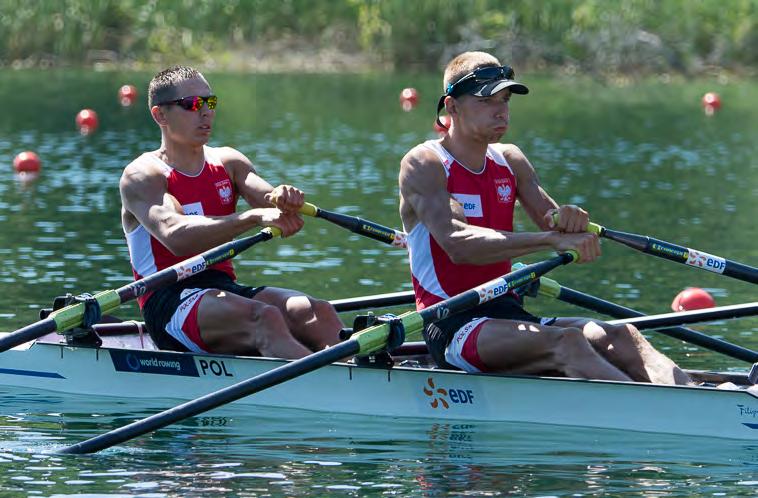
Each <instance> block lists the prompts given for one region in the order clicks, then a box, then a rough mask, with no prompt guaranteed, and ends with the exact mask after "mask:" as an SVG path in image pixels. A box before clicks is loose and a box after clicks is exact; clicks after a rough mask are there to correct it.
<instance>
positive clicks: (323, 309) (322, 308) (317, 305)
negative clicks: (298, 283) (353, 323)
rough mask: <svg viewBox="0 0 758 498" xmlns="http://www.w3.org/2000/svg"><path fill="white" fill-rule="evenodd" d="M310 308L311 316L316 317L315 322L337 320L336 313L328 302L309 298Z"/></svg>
mask: <svg viewBox="0 0 758 498" xmlns="http://www.w3.org/2000/svg"><path fill="white" fill-rule="evenodd" d="M311 307H312V308H313V314H314V315H316V319H317V320H335V319H337V311H335V309H334V306H332V303H330V302H329V301H324V300H323V299H313V298H311Z"/></svg>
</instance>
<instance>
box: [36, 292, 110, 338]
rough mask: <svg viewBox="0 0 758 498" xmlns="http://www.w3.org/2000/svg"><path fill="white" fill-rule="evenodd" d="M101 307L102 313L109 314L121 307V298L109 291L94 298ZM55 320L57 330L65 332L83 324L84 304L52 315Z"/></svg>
mask: <svg viewBox="0 0 758 498" xmlns="http://www.w3.org/2000/svg"><path fill="white" fill-rule="evenodd" d="M93 297H94V298H95V299H96V300H97V304H99V305H100V312H101V313H107V312H109V311H112V310H114V309H116V308H118V307H119V305H121V298H120V297H119V295H118V292H116V291H115V290H107V291H103V292H100V293H98V294H95V295H94V296H93ZM50 318H52V319H53V320H55V330H57V331H63V330H68V329H71V328H74V327H77V326H79V325H81V324H82V320H83V319H84V303H76V304H72V305H70V306H66V307H65V308H61V309H59V310H55V311H53V312H52V313H50Z"/></svg>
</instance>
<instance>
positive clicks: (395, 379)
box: [0, 323, 758, 440]
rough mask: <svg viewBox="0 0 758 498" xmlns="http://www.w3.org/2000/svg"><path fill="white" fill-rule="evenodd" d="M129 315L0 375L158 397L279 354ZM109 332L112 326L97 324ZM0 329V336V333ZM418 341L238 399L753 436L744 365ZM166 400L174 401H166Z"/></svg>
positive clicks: (198, 389)
mask: <svg viewBox="0 0 758 498" xmlns="http://www.w3.org/2000/svg"><path fill="white" fill-rule="evenodd" d="M140 327H141V326H140V325H138V324H134V323H132V324H118V325H106V326H99V328H98V331H99V332H100V334H101V336H102V339H103V345H102V346H101V347H94V346H86V345H84V346H79V345H77V346H72V345H69V344H67V342H66V340H65V339H64V338H63V337H62V336H59V335H57V334H50V335H47V336H44V337H42V338H40V339H37V340H34V341H30V342H28V343H25V344H22V345H19V346H16V347H14V348H12V349H10V350H9V351H7V352H5V353H3V354H1V355H0V385H2V386H14V387H19V388H34V389H44V390H50V391H55V392H59V393H61V392H62V393H76V394H83V395H90V396H102V397H115V398H118V399H127V398H149V399H165V400H166V405H167V407H169V406H173V405H175V404H177V403H176V402H178V401H181V400H188V399H194V398H197V397H199V396H202V395H204V394H207V393H210V392H213V391H217V390H218V389H221V388H223V387H225V386H229V385H232V384H235V383H237V382H240V381H242V380H245V379H248V378H251V377H254V376H256V375H259V374H261V373H263V372H265V371H268V370H270V369H273V368H275V367H279V366H281V365H283V364H286V363H288V362H287V361H285V360H280V359H273V358H252V357H239V356H224V355H209V354H194V353H177V352H169V351H158V350H156V349H155V347H154V346H153V343H152V341H151V340H150V338H149V336H147V335H140V334H138V333H135V332H136V331H138V330H139V328H140ZM108 329H110V331H115V332H116V334H112V333H108V334H107V335H106V332H109V331H108ZM0 335H2V334H0ZM419 349H421V348H419V347H418V346H413V345H412V346H411V347H408V346H403V347H401V348H400V349H398V350H396V352H395V353H394V354H393V356H395V363H394V365H392V366H387V365H382V366H357V365H355V364H350V363H334V364H331V365H328V366H325V367H322V368H319V369H318V370H317V371H314V372H311V373H310V374H307V375H302V376H300V377H297V378H294V379H292V380H290V381H288V382H286V383H283V384H281V385H278V386H274V387H271V388H268V389H266V390H264V391H261V392H258V393H256V394H254V395H251V396H247V397H244V398H241V399H240V400H238V401H236V403H237V404H250V405H258V406H271V407H283V408H297V409H304V410H313V411H321V412H338V413H345V414H360V415H375V416H382V417H421V418H431V419H443V420H457V421H490V422H529V423H537V424H555V425H565V426H584V427H593V428H602V429H623V430H630V431H644V432H653V433H669V434H684V435H697V436H713V437H721V438H736V439H749V440H758V397H757V396H756V394H755V393H756V391H755V390H754V389H752V388H750V389H748V386H749V385H750V384H749V382H748V380H747V376H746V375H744V374H719V373H707V372H690V373H691V374H693V376H694V377H695V378H696V379H697V380H699V381H704V382H707V383H709V384H710V385H715V384H717V383H721V382H733V383H734V384H736V385H737V388H735V389H731V390H724V389H717V388H715V387H702V386H698V387H681V386H661V385H651V384H644V383H636V382H610V381H595V380H581V379H567V378H556V377H532V376H513V375H485V374H467V373H463V372H458V371H450V370H441V369H436V368H429V367H427V366H424V365H425V361H424V356H421V355H419V353H421V352H423V351H419ZM174 400H176V401H174Z"/></svg>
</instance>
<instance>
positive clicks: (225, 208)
mask: <svg viewBox="0 0 758 498" xmlns="http://www.w3.org/2000/svg"><path fill="white" fill-rule="evenodd" d="M204 153H205V164H203V169H202V170H201V171H200V172H199V173H198V174H196V175H194V176H190V175H187V174H184V173H182V172H180V171H177V170H176V169H174V168H172V167H171V166H169V165H168V164H166V163H165V162H163V161H162V160H161V159H160V158H158V157H157V156H156V155H155V154H153V153H150V152H148V153H145V154H142V155H141V156H140V157H138V158H137V159H135V162H140V163H153V164H156V165H157V166H158V167H160V169H161V171H162V172H163V174H164V175H165V176H166V180H167V182H168V193H169V194H171V195H173V196H174V197H175V198H176V199H177V200H178V201H179V203H180V204H181V205H182V209H183V210H184V214H186V215H200V216H224V215H228V214H232V213H234V212H235V210H236V206H237V198H238V194H237V192H235V190H234V186H233V184H232V179H231V178H230V177H229V175H228V174H227V172H226V170H225V169H224V165H223V164H222V163H221V160H220V159H219V158H218V157H217V156H216V154H215V151H214V149H213V148H211V147H207V146H206V147H204ZM126 241H127V244H128V245H129V259H130V260H131V263H132V271H133V272H134V278H135V279H140V278H144V277H146V276H148V275H151V274H153V273H155V272H157V271H160V270H163V269H164V268H167V267H169V266H172V265H174V264H176V263H179V262H180V261H183V260H185V259H187V258H189V257H191V256H194V254H186V255H183V256H176V255H174V254H173V253H172V252H171V251H169V250H168V249H167V248H166V247H165V246H164V245H163V244H161V243H160V242H159V241H158V239H156V238H155V237H153V236H152V235H151V234H150V232H148V231H147V229H146V228H145V227H144V226H142V225H139V226H138V227H137V228H135V229H134V230H132V231H131V232H129V233H127V234H126ZM210 268H213V269H216V270H220V271H223V272H226V273H227V274H229V276H231V277H232V279H236V277H235V274H234V267H233V266H232V262H231V260H227V261H223V262H221V263H217V264H215V265H213V266H211V267H210ZM148 297H150V294H149V293H148V294H146V295H144V296H140V297H139V298H138V302H139V305H140V308H142V307H143V306H144V304H145V302H146V301H147V299H148Z"/></svg>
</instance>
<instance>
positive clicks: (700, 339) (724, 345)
mask: <svg viewBox="0 0 758 498" xmlns="http://www.w3.org/2000/svg"><path fill="white" fill-rule="evenodd" d="M557 299H559V300H560V301H563V302H565V303H569V304H574V305H576V306H580V307H582V308H586V309H590V310H593V311H597V312H598V313H603V314H605V315H609V316H612V317H614V318H636V317H644V316H645V314H644V313H640V312H639V311H637V310H634V309H632V308H627V307H626V306H621V305H618V304H615V303H612V302H610V301H605V300H603V299H600V298H597V297H595V296H591V295H589V294H585V293H584V292H580V291H577V290H574V289H570V288H568V287H564V286H560V290H559V293H558V296H557ZM657 332H659V333H661V334H665V335H667V336H670V337H673V338H675V339H680V340H682V341H686V342H689V343H691V344H694V345H696V346H701V347H703V348H706V349H710V350H711V351H716V352H718V353H722V354H724V355H727V356H730V357H732V358H735V359H738V360H743V361H748V362H750V363H755V362H756V361H758V352H756V351H753V350H751V349H747V348H744V347H742V346H738V345H736V344H732V343H730V342H727V341H724V340H722V339H717V338H715V337H711V336H709V335H707V334H703V333H702V332H698V331H696V330H692V329H688V328H686V327H669V328H665V329H659V330H657Z"/></svg>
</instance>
